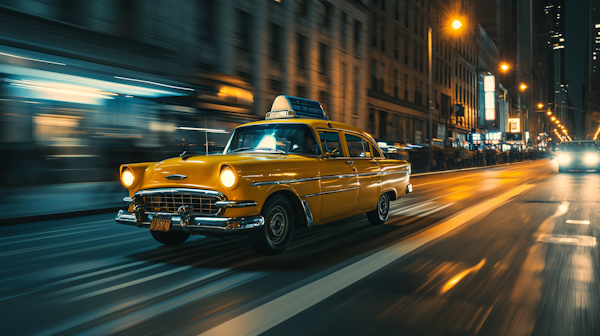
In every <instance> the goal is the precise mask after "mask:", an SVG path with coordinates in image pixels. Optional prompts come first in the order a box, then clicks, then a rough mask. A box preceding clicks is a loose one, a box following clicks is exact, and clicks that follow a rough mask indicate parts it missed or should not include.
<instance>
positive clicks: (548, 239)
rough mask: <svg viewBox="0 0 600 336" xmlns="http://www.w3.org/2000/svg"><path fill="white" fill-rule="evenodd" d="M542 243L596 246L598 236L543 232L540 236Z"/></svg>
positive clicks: (539, 239)
mask: <svg viewBox="0 0 600 336" xmlns="http://www.w3.org/2000/svg"><path fill="white" fill-rule="evenodd" d="M538 241H539V242H541V243H549V244H565V245H577V246H596V237H590V236H567V235H557V234H542V235H540V237H539V238H538Z"/></svg>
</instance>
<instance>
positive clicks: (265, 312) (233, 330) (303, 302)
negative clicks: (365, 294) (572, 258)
mask: <svg viewBox="0 0 600 336" xmlns="http://www.w3.org/2000/svg"><path fill="white" fill-rule="evenodd" d="M531 187H533V185H532V184H527V185H521V186H518V187H515V188H513V189H511V190H509V191H507V192H505V193H503V194H502V195H500V196H497V197H495V198H493V199H490V200H488V201H485V202H482V203H480V204H478V205H475V206H472V207H470V208H468V209H466V210H464V211H462V212H460V213H458V214H457V215H456V216H454V217H452V218H450V219H448V220H445V221H443V222H442V223H440V224H439V225H437V226H435V227H432V228H430V229H428V230H426V231H424V232H422V233H420V234H417V235H415V236H413V237H411V238H408V239H406V240H404V241H401V242H399V243H396V244H394V245H392V246H390V247H388V248H385V249H383V250H381V251H379V252H376V253H374V254H372V255H370V256H368V257H366V258H364V259H362V260H359V261H357V262H355V263H354V264H351V265H349V266H346V267H344V268H342V269H341V270H338V271H336V272H333V273H331V274H329V275H327V276H325V277H323V278H321V279H319V280H316V281H314V282H312V283H310V284H307V285H305V286H303V287H300V288H298V289H296V290H293V291H292V292H290V293H287V294H285V295H282V296H280V297H278V298H276V299H274V300H272V301H270V302H267V303H265V304H263V305H261V306H259V307H257V308H254V309H252V310H250V311H248V312H246V313H244V314H242V315H239V316H237V317H235V318H233V319H231V320H229V321H227V322H224V323H222V324H220V325H218V326H216V327H214V328H212V329H210V330H208V331H206V332H204V333H202V334H201V335H203V336H213V335H214V336H221V335H238V336H241V335H246V336H250V335H252V336H254V335H259V334H261V333H263V332H265V331H267V330H269V329H271V328H272V327H274V326H276V325H278V324H280V323H282V322H284V321H286V320H287V319H289V318H291V317H293V316H295V315H296V314H298V313H300V312H302V311H304V310H306V309H308V308H310V307H312V306H314V305H315V304H317V303H319V302H321V301H323V300H325V299H326V298H328V297H330V296H332V295H333V294H335V293H337V292H339V291H341V290H342V289H344V288H346V287H348V286H350V285H352V284H353V283H355V282H357V281H359V280H361V279H363V278H365V277H367V276H368V275H370V274H372V273H373V272H376V271H378V270H380V269H382V268H383V267H385V266H387V265H389V264H391V263H392V262H394V261H396V260H398V259H399V258H401V257H403V256H405V255H407V254H408V253H410V252H412V251H414V250H415V249H417V248H419V247H421V246H423V245H425V244H427V243H429V242H431V241H433V240H435V239H437V238H439V237H441V236H443V235H445V234H447V233H449V232H450V231H452V230H454V229H456V228H458V227H460V226H462V225H464V224H466V223H467V222H469V221H471V220H473V219H474V218H476V217H477V216H479V215H481V214H483V213H485V212H487V211H490V210H492V209H494V208H496V207H498V206H500V205H502V204H503V203H505V202H507V201H508V200H510V199H511V198H513V197H515V196H517V195H519V194H521V193H523V192H525V191H527V190H529V189H530V188H531Z"/></svg>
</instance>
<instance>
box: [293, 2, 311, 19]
mask: <svg viewBox="0 0 600 336" xmlns="http://www.w3.org/2000/svg"><path fill="white" fill-rule="evenodd" d="M308 1H309V0H296V12H298V14H300V15H302V16H305V17H306V16H308Z"/></svg>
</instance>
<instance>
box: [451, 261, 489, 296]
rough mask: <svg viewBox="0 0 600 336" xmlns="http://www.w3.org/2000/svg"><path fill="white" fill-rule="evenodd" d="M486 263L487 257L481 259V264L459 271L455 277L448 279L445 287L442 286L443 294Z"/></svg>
mask: <svg viewBox="0 0 600 336" xmlns="http://www.w3.org/2000/svg"><path fill="white" fill-rule="evenodd" d="M484 264H485V259H483V260H481V261H480V262H479V264H477V265H475V266H473V267H471V268H469V269H467V270H465V271H463V272H461V273H459V274H458V275H456V276H455V277H453V278H452V279H450V281H448V282H447V283H446V284H445V285H444V287H442V294H443V293H445V292H447V291H448V290H450V288H452V287H454V285H456V284H457V283H458V282H459V281H460V280H462V279H463V278H464V277H465V276H466V275H467V274H469V273H471V272H477V271H479V270H480V269H481V268H482V267H483V265H484Z"/></svg>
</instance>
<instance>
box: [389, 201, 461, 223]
mask: <svg viewBox="0 0 600 336" xmlns="http://www.w3.org/2000/svg"><path fill="white" fill-rule="evenodd" d="M453 204H454V202H452V203H448V204H444V205H442V206H439V207H437V208H435V209H433V210H430V211H427V212H424V213H420V214H417V215H416V216H415V217H413V218H410V219H407V220H405V221H402V222H400V223H398V224H394V225H396V226H403V225H406V224H410V223H412V222H414V221H416V220H417V219H421V218H423V217H427V216H429V215H431V214H433V213H436V212H438V211H441V210H444V209H446V208H447V207H449V206H451V205H453Z"/></svg>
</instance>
